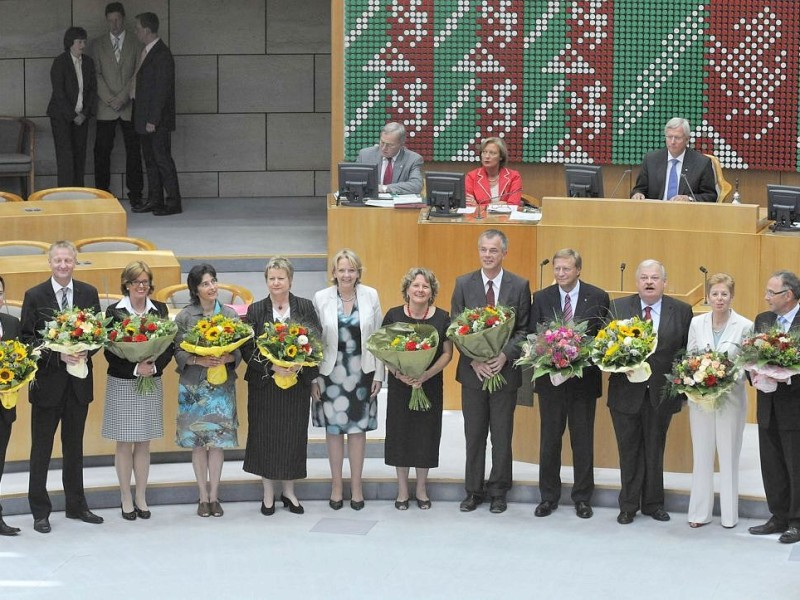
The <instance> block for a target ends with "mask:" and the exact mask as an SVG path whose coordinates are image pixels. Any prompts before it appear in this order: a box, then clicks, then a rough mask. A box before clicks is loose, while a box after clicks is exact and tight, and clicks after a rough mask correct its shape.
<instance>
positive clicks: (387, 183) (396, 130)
mask: <svg viewBox="0 0 800 600" xmlns="http://www.w3.org/2000/svg"><path fill="white" fill-rule="evenodd" d="M405 143H406V128H405V127H404V126H403V124H402V123H387V124H386V125H384V126H383V129H381V141H380V143H379V144H378V145H377V146H371V147H369V148H363V149H362V150H361V151H360V152H359V153H358V161H357V162H360V163H364V164H368V165H377V164H380V166H381V172H380V183H379V184H378V192H379V193H381V194H387V193H388V194H419V193H420V192H421V191H422V157H421V156H420V155H419V154H417V153H416V152H412V151H411V150H409V149H408V148H406V146H405Z"/></svg>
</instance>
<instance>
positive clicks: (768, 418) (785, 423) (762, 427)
mask: <svg viewBox="0 0 800 600" xmlns="http://www.w3.org/2000/svg"><path fill="white" fill-rule="evenodd" d="M799 298H800V279H798V277H797V275H795V274H794V273H792V272H790V271H778V272H776V273H774V274H773V275H772V277H770V278H769V281H767V291H766V293H765V295H764V299H765V300H766V301H767V304H768V305H769V310H768V311H766V312H762V313H761V314H759V315H758V316H757V317H756V321H755V330H756V331H768V330H770V329H772V328H774V327H777V328H779V329H781V330H783V331H784V332H788V331H790V330H791V331H792V332H800V317H798V312H800V310H799V309H800V305H798V303H797V301H798V299H799ZM753 384H754V385H755V386H756V387H757V388H759V387H761V386H760V384H759V383H758V381H757V378H756V377H753ZM756 418H757V420H758V451H759V454H760V456H761V477H762V479H763V480H764V491H765V492H766V493H767V506H769V512H770V513H771V514H772V516H771V517H770V519H769V520H768V521H767V522H766V523H764V524H763V525H756V526H755V527H751V528H750V530H749V531H750V533H751V534H753V535H768V534H771V533H780V534H781V536H780V538H779V541H780V542H782V543H784V544H795V543H797V542H800V376H797V375H795V376H794V377H792V378H791V379H790V381H789V382H788V383H778V386H777V389H775V391H772V392H764V391H762V390H761V389H759V390H758V406H757V409H756Z"/></svg>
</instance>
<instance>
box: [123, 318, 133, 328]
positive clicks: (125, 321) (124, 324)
mask: <svg viewBox="0 0 800 600" xmlns="http://www.w3.org/2000/svg"><path fill="white" fill-rule="evenodd" d="M130 322H131V320H130V319H125V320H124V321H122V326H123V327H127V326H128V323H130Z"/></svg>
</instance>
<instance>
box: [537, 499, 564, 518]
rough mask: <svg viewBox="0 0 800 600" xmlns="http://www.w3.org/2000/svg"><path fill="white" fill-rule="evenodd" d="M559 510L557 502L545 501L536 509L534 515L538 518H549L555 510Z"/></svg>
mask: <svg viewBox="0 0 800 600" xmlns="http://www.w3.org/2000/svg"><path fill="white" fill-rule="evenodd" d="M557 508H558V504H556V503H555V502H550V500H543V501H542V502H540V503H539V506H537V507H536V510H534V511H533V514H534V515H536V516H537V517H547V516H549V515H550V514H552V512H553V511H554V510H556V509H557Z"/></svg>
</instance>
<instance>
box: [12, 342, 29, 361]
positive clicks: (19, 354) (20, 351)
mask: <svg viewBox="0 0 800 600" xmlns="http://www.w3.org/2000/svg"><path fill="white" fill-rule="evenodd" d="M13 357H14V360H15V361H17V362H19V361H21V360H25V359H26V358H28V350H27V349H26V348H25V346H23V345H22V344H20V343H15V344H14V350H13Z"/></svg>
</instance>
